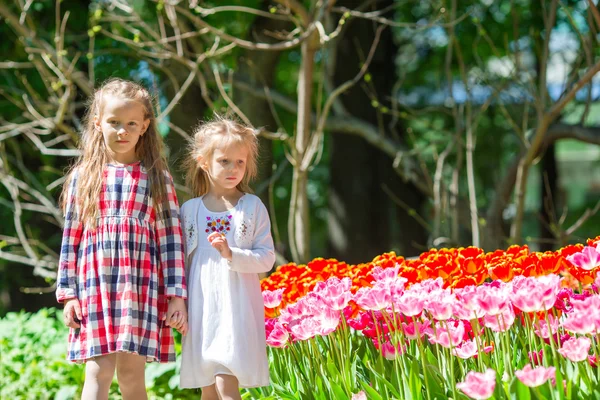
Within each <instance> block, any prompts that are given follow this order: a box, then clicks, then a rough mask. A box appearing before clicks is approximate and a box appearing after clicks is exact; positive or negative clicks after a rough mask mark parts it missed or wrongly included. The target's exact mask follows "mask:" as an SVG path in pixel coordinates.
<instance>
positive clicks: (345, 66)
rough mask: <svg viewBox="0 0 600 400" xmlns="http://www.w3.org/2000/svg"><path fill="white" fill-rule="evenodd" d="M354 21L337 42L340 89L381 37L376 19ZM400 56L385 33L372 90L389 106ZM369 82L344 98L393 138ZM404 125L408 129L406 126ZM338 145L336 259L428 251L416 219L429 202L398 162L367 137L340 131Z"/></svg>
mask: <svg viewBox="0 0 600 400" xmlns="http://www.w3.org/2000/svg"><path fill="white" fill-rule="evenodd" d="M392 3H393V2H392V1H386V2H383V3H377V8H378V9H383V8H386V7H388V6H389V5H391V4H392ZM336 5H339V6H345V7H349V8H355V7H356V6H357V2H356V1H341V2H338V3H336ZM388 17H389V16H388ZM349 24H351V25H350V26H348V27H345V32H344V35H343V36H342V37H341V38H340V40H339V43H338V45H337V55H336V57H335V58H336V65H335V68H334V71H333V76H332V79H333V83H334V85H335V86H337V85H339V84H341V83H343V82H345V81H347V80H350V79H352V78H353V77H354V76H355V75H356V74H357V72H358V71H359V69H360V67H361V65H362V62H364V59H365V57H366V54H368V52H369V49H370V47H371V45H372V42H373V38H374V35H375V29H376V27H375V26H374V24H373V23H372V22H371V21H367V20H362V19H355V20H352V21H351V22H349ZM397 51H398V48H397V46H396V45H395V43H394V41H393V37H392V31H391V30H390V29H389V28H388V29H386V30H385V31H384V32H383V33H382V35H381V40H380V42H379V45H378V47H377V50H376V52H375V54H374V57H373V61H372V62H371V65H370V66H369V72H370V76H371V78H372V80H371V82H370V84H369V85H370V87H372V88H373V89H374V92H375V93H376V94H377V98H378V100H379V102H380V103H383V102H386V103H387V102H388V101H389V100H388V99H389V98H390V97H391V96H392V95H393V94H392V93H391V88H392V86H393V82H395V81H396V78H397V76H396V66H395V57H396V54H397ZM361 85H362V83H359V84H357V85H355V86H354V87H352V88H351V89H350V90H349V91H348V92H346V94H344V95H343V96H342V97H341V100H342V103H343V105H344V107H345V108H346V110H347V111H348V113H350V114H351V115H353V116H356V117H360V118H362V119H365V120H367V121H369V122H371V123H374V124H376V125H379V126H380V127H381V129H382V134H385V135H391V134H392V133H391V132H390V129H389V123H390V118H389V117H388V116H387V115H385V114H378V111H377V109H376V108H375V107H373V106H372V105H371V104H370V100H369V97H368V96H367V95H365V86H361ZM397 128H398V130H400V131H402V130H403V128H402V127H401V126H400V127H397ZM330 144H331V145H330V149H329V151H330V172H331V183H330V186H329V215H328V224H329V227H328V229H329V243H328V256H331V257H335V258H338V259H340V260H343V261H346V262H349V263H359V262H366V261H370V260H371V259H372V258H373V257H375V256H376V255H378V254H382V253H384V252H387V251H390V250H391V249H392V248H394V249H397V250H398V251H399V252H400V253H401V254H402V255H405V256H410V255H416V254H418V253H420V252H421V251H423V249H424V247H425V245H426V243H427V232H425V230H424V228H423V227H421V226H420V225H419V224H418V223H417V222H416V220H415V218H414V217H413V216H411V215H410V214H412V212H417V213H420V211H421V207H422V204H423V202H424V201H425V199H424V198H423V197H422V195H420V194H419V192H418V191H417V190H416V189H415V188H414V187H412V185H410V184H406V183H404V182H403V181H402V180H401V179H400V178H399V177H398V175H397V174H396V173H395V172H394V170H393V168H392V163H393V160H391V159H390V158H388V157H387V156H385V155H384V154H383V153H381V152H380V151H378V150H377V149H375V148H373V147H372V146H370V145H369V144H367V143H366V142H365V141H364V140H363V139H362V138H359V137H353V136H348V135H343V134H341V133H334V134H333V135H331V141H330ZM384 185H385V187H387V189H389V191H390V192H392V193H393V194H394V196H396V197H397V198H399V199H401V201H402V202H403V203H404V204H405V206H407V207H406V208H408V210H407V209H404V208H402V207H400V206H398V205H397V204H396V203H395V202H394V200H393V199H392V198H391V197H390V196H389V194H388V193H387V192H386V191H384ZM411 210H412V211H411Z"/></svg>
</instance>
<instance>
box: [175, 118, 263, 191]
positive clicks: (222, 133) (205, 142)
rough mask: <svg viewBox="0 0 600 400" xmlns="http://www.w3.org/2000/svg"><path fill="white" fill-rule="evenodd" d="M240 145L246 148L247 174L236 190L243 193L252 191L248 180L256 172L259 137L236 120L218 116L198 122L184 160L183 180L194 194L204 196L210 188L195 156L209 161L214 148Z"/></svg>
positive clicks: (207, 178)
mask: <svg viewBox="0 0 600 400" xmlns="http://www.w3.org/2000/svg"><path fill="white" fill-rule="evenodd" d="M234 144H241V145H243V146H245V147H246V148H247V149H248V159H247V160H246V174H245V175H244V177H243V178H242V181H241V182H240V183H238V185H237V189H238V190H239V191H241V192H244V193H252V189H251V188H250V181H251V180H252V179H254V178H255V177H256V174H257V172H258V165H257V164H258V162H257V158H258V138H257V137H256V131H255V130H254V128H252V127H249V126H245V125H243V124H241V123H239V122H237V121H234V120H231V119H227V118H224V117H220V116H217V117H216V118H215V119H214V120H212V121H209V122H205V123H202V124H200V125H199V126H198V127H197V128H196V129H194V133H193V135H192V137H191V139H190V141H189V145H188V152H187V156H186V158H185V161H184V163H183V164H184V169H185V182H186V185H187V187H188V188H190V189H191V191H192V193H193V195H194V196H203V195H205V194H206V193H208V191H209V189H210V180H209V177H208V174H207V173H206V171H204V169H202V168H201V167H200V162H199V161H198V158H201V159H202V160H211V158H212V156H213V153H214V151H215V149H217V148H218V147H220V146H223V147H227V146H230V145H234Z"/></svg>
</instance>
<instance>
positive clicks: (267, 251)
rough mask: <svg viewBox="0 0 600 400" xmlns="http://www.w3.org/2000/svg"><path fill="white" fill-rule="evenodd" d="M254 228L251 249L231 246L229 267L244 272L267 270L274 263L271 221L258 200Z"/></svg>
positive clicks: (265, 209)
mask: <svg viewBox="0 0 600 400" xmlns="http://www.w3.org/2000/svg"><path fill="white" fill-rule="evenodd" d="M255 217H256V220H255V229H254V236H253V240H252V248H251V249H240V248H238V247H231V254H232V256H231V261H229V269H230V270H232V271H236V272H244V273H261V272H268V271H270V270H271V268H273V264H275V248H274V245H273V237H272V236H271V222H270V220H269V213H268V211H267V208H266V207H265V205H264V204H263V203H262V202H261V201H260V200H258V206H257V210H256V214H255Z"/></svg>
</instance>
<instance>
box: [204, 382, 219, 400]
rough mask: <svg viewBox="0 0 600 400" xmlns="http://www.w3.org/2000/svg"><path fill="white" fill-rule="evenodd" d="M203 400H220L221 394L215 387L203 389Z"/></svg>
mask: <svg viewBox="0 0 600 400" xmlns="http://www.w3.org/2000/svg"><path fill="white" fill-rule="evenodd" d="M202 400H219V393H218V392H217V387H216V386H215V385H210V386H205V387H203V388H202Z"/></svg>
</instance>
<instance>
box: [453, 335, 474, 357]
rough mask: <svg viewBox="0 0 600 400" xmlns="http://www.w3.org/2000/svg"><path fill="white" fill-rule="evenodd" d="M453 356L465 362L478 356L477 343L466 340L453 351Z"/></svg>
mask: <svg viewBox="0 0 600 400" xmlns="http://www.w3.org/2000/svg"><path fill="white" fill-rule="evenodd" d="M452 354H454V355H455V356H456V357H458V358H462V359H464V360H466V359H468V358H471V357H475V356H476V355H477V343H475V341H474V340H466V341H464V342H463V343H461V344H460V345H459V346H457V347H455V348H454V349H452Z"/></svg>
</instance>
